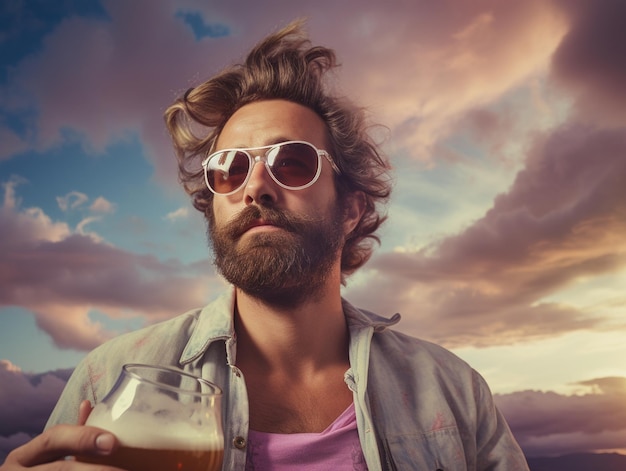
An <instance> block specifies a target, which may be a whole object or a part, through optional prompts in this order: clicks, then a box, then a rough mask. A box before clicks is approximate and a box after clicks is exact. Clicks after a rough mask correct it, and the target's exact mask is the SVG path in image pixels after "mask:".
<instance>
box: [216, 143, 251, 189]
mask: <svg viewBox="0 0 626 471" xmlns="http://www.w3.org/2000/svg"><path fill="white" fill-rule="evenodd" d="M249 168H250V160H249V159H248V155H247V154H246V153H244V152H241V151H237V150H230V151H227V152H218V153H216V154H214V155H213V156H212V157H211V159H210V160H209V162H208V163H207V169H206V176H207V182H208V184H209V186H210V187H211V189H213V191H215V193H221V194H224V193H230V192H232V191H235V190H237V189H238V188H239V187H240V186H241V185H243V182H244V181H245V180H246V177H247V176H248V170H249Z"/></svg>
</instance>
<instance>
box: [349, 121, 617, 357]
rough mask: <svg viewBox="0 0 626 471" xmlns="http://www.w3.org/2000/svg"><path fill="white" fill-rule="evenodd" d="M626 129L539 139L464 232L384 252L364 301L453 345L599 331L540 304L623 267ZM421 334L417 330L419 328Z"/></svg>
mask: <svg viewBox="0 0 626 471" xmlns="http://www.w3.org/2000/svg"><path fill="white" fill-rule="evenodd" d="M624 155H626V133H624V132H623V131H622V130H621V129H616V130H614V129H596V128H593V127H589V126H585V125H574V124H572V125H567V126H564V127H563V128H561V129H559V130H557V131H555V132H554V133H552V134H550V135H548V136H547V137H546V138H543V139H540V140H538V141H537V143H536V145H535V148H534V149H533V150H532V152H531V153H530V154H529V156H528V158H527V162H526V167H525V168H524V169H523V170H521V171H520V172H519V173H518V175H517V177H516V179H515V182H514V183H513V185H512V187H511V188H510V189H509V190H508V191H507V192H506V193H504V194H501V195H500V196H498V197H497V198H496V200H495V201H494V204H493V206H492V208H491V209H489V210H488V211H487V212H486V214H485V215H484V216H483V217H482V218H480V219H479V220H477V221H475V222H474V223H472V224H471V225H470V226H469V227H468V228H467V229H465V230H464V231H462V232H461V233H459V234H457V235H452V236H448V237H445V238H443V239H440V240H438V241H436V242H435V243H433V244H431V245H430V246H427V247H424V248H422V249H420V250H418V251H404V252H396V253H383V254H381V255H378V256H377V257H375V258H374V259H373V260H372V262H371V263H370V267H371V268H372V269H374V270H375V276H376V279H377V280H380V281H379V282H377V283H378V286H377V288H378V289H377V290H375V291H372V290H371V288H365V287H364V288H362V289H359V288H358V287H357V288H355V289H354V290H352V291H351V293H352V296H353V297H356V298H357V299H358V300H359V301H360V302H361V303H362V304H364V305H369V306H375V307H377V308H378V309H379V310H381V309H382V310H383V312H385V311H388V310H389V309H390V306H387V305H385V303H387V302H388V301H387V300H386V299H394V300H396V301H397V302H396V303H395V304H396V306H399V307H396V309H400V311H401V312H402V311H404V312H405V313H406V314H407V316H415V315H417V313H419V318H417V317H408V318H409V319H410V320H413V322H415V323H418V322H419V324H420V326H419V331H420V332H421V335H426V336H429V337H432V338H434V339H436V340H437V341H442V342H445V343H447V344H449V345H466V344H467V343H470V344H474V345H480V344H489V343H508V342H514V341H520V340H523V339H528V338H532V337H537V336H539V337H541V336H549V335H556V334H559V333H563V332H567V331H571V330H575V329H581V328H592V327H594V326H595V327H598V326H600V325H602V323H603V319H602V318H601V316H600V315H596V316H593V315H589V313H585V312H580V311H578V310H577V309H576V308H574V307H572V306H567V305H563V304H556V303H554V302H546V301H543V299H544V298H546V297H548V296H549V295H551V294H553V293H555V292H556V291H558V290H560V289H562V288H564V287H566V286H570V285H572V284H573V283H575V282H576V281H577V280H580V279H582V278H583V277H588V276H596V275H599V274H608V273H614V272H617V271H619V270H622V269H623V268H624V267H626V242H625V241H626V218H625V217H624V216H625V215H626V186H625V185H624V181H626V159H624ZM418 319H419V320H418ZM415 330H417V327H415Z"/></svg>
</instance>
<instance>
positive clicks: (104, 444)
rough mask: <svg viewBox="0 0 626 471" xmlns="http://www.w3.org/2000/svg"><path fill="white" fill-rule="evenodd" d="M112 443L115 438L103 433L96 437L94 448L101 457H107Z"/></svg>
mask: <svg viewBox="0 0 626 471" xmlns="http://www.w3.org/2000/svg"><path fill="white" fill-rule="evenodd" d="M114 443H115V438H114V437H113V435H111V434H110V433H103V434H102V435H98V436H97V437H96V448H97V449H98V451H99V452H100V453H101V454H103V455H107V454H109V453H110V452H111V450H112V449H113V444H114Z"/></svg>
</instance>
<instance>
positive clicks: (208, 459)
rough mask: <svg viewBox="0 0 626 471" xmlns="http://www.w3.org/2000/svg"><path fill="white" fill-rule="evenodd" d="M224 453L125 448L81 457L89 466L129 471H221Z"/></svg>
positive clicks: (221, 450)
mask: <svg viewBox="0 0 626 471" xmlns="http://www.w3.org/2000/svg"><path fill="white" fill-rule="evenodd" d="M223 458H224V450H223V449H220V450H154V449H150V448H133V447H125V446H121V447H120V448H118V449H117V450H116V451H115V453H113V454H112V455H109V456H106V457H102V456H98V457H92V456H90V457H87V458H86V457H81V458H80V459H79V460H80V461H83V462H85V463H95V464H102V465H106V466H115V467H117V468H122V469H126V470H128V471H146V470H151V471H166V470H167V471H178V470H180V471H220V470H221V469H222V460H223Z"/></svg>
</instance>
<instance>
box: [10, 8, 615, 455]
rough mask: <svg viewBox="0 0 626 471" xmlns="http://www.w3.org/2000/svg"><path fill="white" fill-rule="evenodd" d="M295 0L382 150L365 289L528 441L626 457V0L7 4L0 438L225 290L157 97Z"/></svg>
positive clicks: (353, 294)
mask: <svg viewBox="0 0 626 471" xmlns="http://www.w3.org/2000/svg"><path fill="white" fill-rule="evenodd" d="M300 17H306V18H308V21H307V29H308V31H309V34H310V36H311V39H312V41H313V42H314V43H315V44H321V45H324V46H328V47H331V48H333V49H334V50H335V51H336V53H337V55H338V58H339V61H340V63H341V67H340V68H339V70H338V71H337V73H336V74H335V76H334V77H333V79H334V83H335V86H336V88H337V89H338V90H339V91H340V92H341V93H343V94H345V95H347V96H348V97H349V98H350V99H352V100H353V101H355V102H356V103H358V104H359V105H362V106H364V107H365V108H366V109H367V110H368V113H369V115H370V118H371V121H372V123H373V124H376V125H377V126H375V127H373V133H374V135H375V137H376V139H378V140H379V141H380V142H381V148H382V150H383V151H384V153H385V154H386V155H387V156H388V157H389V159H390V161H391V163H392V166H393V175H394V181H395V187H394V192H393V195H392V199H391V202H390V203H389V205H388V206H387V212H388V215H389V218H388V221H387V222H386V224H385V226H384V227H383V228H382V229H381V232H380V236H381V239H382V243H381V245H380V247H378V248H377V250H376V252H375V255H374V256H373V257H372V259H371V260H370V261H369V262H368V264H367V265H365V267H363V268H362V269H361V270H360V271H359V272H358V273H356V274H355V275H353V276H352V277H351V278H350V279H349V280H348V285H347V286H346V287H345V289H344V291H343V295H344V296H345V297H346V298H347V299H348V300H350V301H351V302H352V303H353V304H355V305H357V306H360V307H363V308H366V309H369V310H373V311H376V312H378V313H379V314H382V315H386V316H391V315H393V314H394V313H396V312H399V313H401V314H402V321H401V323H400V324H399V325H398V326H397V328H398V329H399V330H401V331H403V332H406V333H408V334H411V335H415V336H418V337H421V338H424V339H427V340H430V341H434V342H436V343H439V344H441V345H444V346H445V347H447V348H449V349H451V350H452V351H453V352H455V353H456V354H457V355H459V356H460V357H461V358H463V359H464V360H465V361H467V362H468V363H469V364H471V365H472V366H473V367H474V368H476V369H477V370H478V371H479V372H480V373H481V374H482V375H483V376H484V377H485V378H486V379H487V381H488V383H489V385H490V387H491V389H492V391H493V393H494V395H495V399H496V403H497V404H498V406H499V407H500V408H501V410H502V412H503V413H504V415H505V417H506V418H507V420H508V422H509V424H510V426H511V428H512V430H513V432H514V434H515V436H516V438H517V439H518V441H519V443H520V445H521V446H522V448H523V450H524V452H525V453H526V454H527V456H544V455H545V456H553V455H560V454H566V453H571V452H581V451H586V452H595V453H599V452H607V451H618V452H622V453H626V445H625V444H626V363H625V362H624V358H626V341H625V340H626V321H625V320H624V316H623V313H624V309H625V307H626V294H625V290H624V286H625V283H626V92H625V91H624V84H625V83H626V55H624V53H623V45H624V44H626V27H624V26H625V25H624V18H626V2H624V1H623V0H602V1H594V0H526V1H523V2H520V1H516V0H505V1H503V0H473V1H458V0H457V1H452V0H437V1H432V0H419V1H401V0H392V1H385V2H377V1H372V0H358V1H357V0H344V1H341V2H337V1H334V0H319V1H317V2H301V1H287V0H268V1H265V2H243V1H241V0H233V1H231V2H218V1H216V0H203V1H200V0H181V1H164V0H159V1H148V0H133V1H122V0H109V1H106V0H59V1H57V2H49V1H45V0H29V1H19V0H7V1H3V2H1V3H0V65H1V68H0V184H1V187H0V190H1V191H0V459H2V457H3V454H5V453H6V452H7V450H10V449H11V448H13V447H14V446H16V445H18V444H20V443H23V442H24V441H25V440H27V439H28V438H29V437H30V436H32V435H33V434H36V433H38V432H39V431H40V430H41V428H42V426H43V424H44V423H45V420H46V416H47V414H48V413H49V412H50V410H51V408H52V407H53V404H54V403H55V401H56V399H57V397H58V395H59V394H60V391H61V390H62V388H63V385H64V384H65V381H66V380H67V377H68V374H69V372H70V371H71V369H72V368H73V367H74V366H75V365H76V364H77V363H78V362H79V361H80V359H81V358H82V357H83V356H84V355H85V354H86V352H88V351H89V350H91V349H92V348H94V347H96V346H97V345H99V344H100V343H102V342H103V341H105V340H106V339H108V338H111V337H112V336H115V335H118V334H120V333H123V332H126V331H129V330H135V329H138V328H140V327H142V326H144V325H148V324H151V323H154V322H158V321H161V320H164V319H167V318H170V317H172V316H175V315H177V314H181V313H183V312H185V311H187V310H189V309H192V308H195V307H199V306H202V305H204V304H206V303H207V302H209V301H210V300H212V299H214V298H215V297H216V296H218V295H219V294H220V293H221V292H223V291H224V289H226V284H225V282H224V281H223V280H222V279H221V278H220V277H219V276H218V275H217V274H216V272H215V269H214V267H213V265H212V262H211V254H210V252H209V249H208V248H207V242H206V226H205V224H204V221H203V219H202V217H201V215H200V214H199V213H197V212H196V211H195V210H193V208H192V206H191V204H190V202H189V200H188V199H187V197H186V196H185V194H184V192H183V191H182V189H181V188H180V187H179V185H178V182H177V175H176V167H175V159H174V157H173V152H172V149H171V145H170V142H169V140H168V137H167V135H166V132H165V128H164V125H163V118H162V116H163V111H164V110H165V109H166V108H167V106H168V105H169V104H170V103H172V102H173V101H174V100H175V99H176V98H177V97H178V96H180V95H181V94H182V93H184V91H185V90H187V89H188V88H189V87H192V86H194V85H197V84H199V83H201V82H202V81H204V80H206V79H208V78H209V77H211V76H212V75H213V74H215V73H216V72H218V71H219V70H220V69H221V68H223V67H225V66H227V65H230V64H232V63H235V62H239V61H241V60H242V59H243V58H244V57H245V53H246V52H247V51H248V50H249V49H250V48H251V47H252V46H253V45H254V44H255V43H256V42H257V41H258V40H260V39H261V38H262V37H264V36H265V35H266V34H268V33H270V32H272V31H274V30H276V29H278V28H280V27H282V26H285V25H286V24H287V23H288V22H290V21H291V20H293V19H295V18H300Z"/></svg>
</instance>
